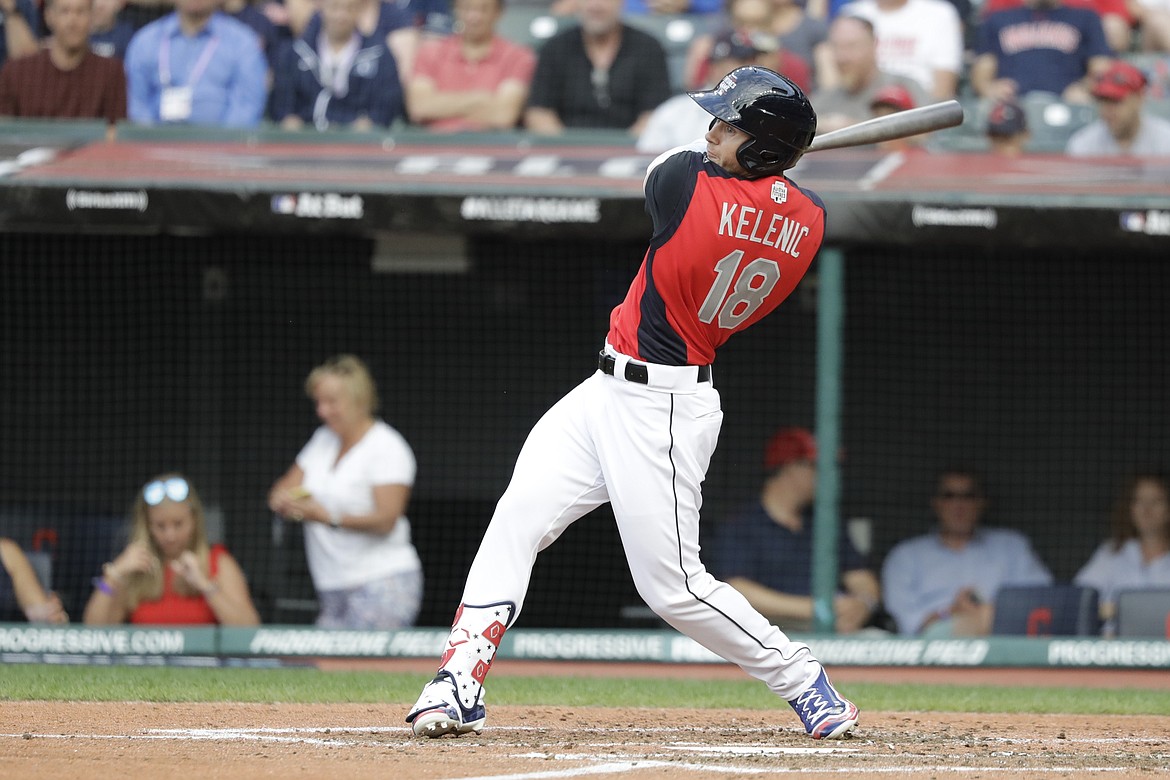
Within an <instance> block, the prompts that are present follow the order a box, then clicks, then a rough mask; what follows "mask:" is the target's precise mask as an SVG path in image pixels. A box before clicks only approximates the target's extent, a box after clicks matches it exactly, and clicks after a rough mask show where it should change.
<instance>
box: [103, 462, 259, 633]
mask: <svg viewBox="0 0 1170 780" xmlns="http://www.w3.org/2000/svg"><path fill="white" fill-rule="evenodd" d="M93 585H94V591H93V595H92V596H90V599H89V603H88V604H86V606H85V617H84V620H85V622H86V624H88V625H110V624H114V623H127V622H128V623H139V624H145V625H155V624H171V625H211V624H220V625H228V626H255V625H259V624H260V615H259V613H257V612H256V607H255V606H254V605H253V604H252V597H251V595H250V594H249V592H248V583H247V581H246V580H245V579H244V572H243V571H242V570H241V569H240V565H239V564H238V563H237V562H236V559H235V558H233V557H232V555H231V553H229V552H228V551H227V548H225V547H224V546H223V545H222V544H214V545H213V544H209V543H208V541H207V529H206V526H205V523H204V516H203V504H202V502H200V500H199V495H198V494H197V493H196V492H195V489H194V488H193V487H192V486H191V485H190V483H188V482H187V480H186V479H184V478H183V477H182V476H180V475H178V474H164V475H162V476H159V477H157V478H156V479H153V480H151V481H150V482H148V483H147V484H146V486H145V487H143V488H142V490H141V491H139V493H138V497H137V498H136V499H135V501H134V509H133V511H132V515H131V527H130V543H129V544H128V545H127V546H126V549H125V550H123V551H122V553H121V554H120V555H118V557H117V558H115V559H114V560H113V561H111V562H109V563H107V564H105V565H104V566H103V567H102V573H101V576H99V577H95V578H94V580H93Z"/></svg>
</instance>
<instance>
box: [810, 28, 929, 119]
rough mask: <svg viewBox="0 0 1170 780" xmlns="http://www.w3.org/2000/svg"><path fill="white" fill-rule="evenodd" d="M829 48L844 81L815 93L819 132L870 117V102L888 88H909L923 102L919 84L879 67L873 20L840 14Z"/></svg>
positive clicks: (831, 30)
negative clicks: (834, 86) (871, 21)
mask: <svg viewBox="0 0 1170 780" xmlns="http://www.w3.org/2000/svg"><path fill="white" fill-rule="evenodd" d="M829 49H830V51H831V52H832V55H833V61H834V63H835V64H836V66H837V72H838V73H839V74H840V83H839V85H838V86H837V87H836V88H834V89H822V90H818V91H817V92H815V93H814V94H813V95H812V96H811V99H812V103H813V105H814V106H816V108H817V132H820V133H827V132H829V131H830V130H839V129H841V128H842V127H847V126H848V125H853V124H857V123H858V122H861V121H862V120H865V119H869V118H870V116H872V114H871V113H870V104H871V103H873V99H874V96H875V95H876V94H877V93H878V92H879V91H880V90H881V89H883V88H885V87H889V86H895V85H896V86H901V87H905V89H906V90H907V91H908V92H909V93H910V95H911V96H912V97H913V98H914V102H915V104H917V105H921V104H922V96H921V91H920V90H919V89H918V85H917V84H915V83H914V82H913V81H911V80H910V79H908V78H905V77H904V76H895V75H894V74H892V73H887V72H885V71H883V70H881V69H880V68H879V67H878V60H877V40H876V38H875V37H874V31H873V24H871V23H870V22H869V20H867V19H863V18H861V17H860V16H848V15H841V16H838V17H837V18H836V19H834V20H833V23H832V24H831V25H830V26H829Z"/></svg>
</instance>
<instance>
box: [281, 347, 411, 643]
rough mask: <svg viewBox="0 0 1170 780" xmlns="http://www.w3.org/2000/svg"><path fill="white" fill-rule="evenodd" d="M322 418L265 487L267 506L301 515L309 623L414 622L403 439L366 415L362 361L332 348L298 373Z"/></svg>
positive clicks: (369, 400)
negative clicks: (312, 599)
mask: <svg viewBox="0 0 1170 780" xmlns="http://www.w3.org/2000/svg"><path fill="white" fill-rule="evenodd" d="M305 392H306V393H307V394H308V396H309V398H311V399H313V403H314V405H315V407H316V411H317V417H318V418H319V419H320V420H321V422H322V425H321V426H320V427H319V428H317V430H316V431H314V433H313V435H312V436H311V437H310V438H309V441H308V442H307V443H306V444H305V446H304V447H302V448H301V451H300V453H298V454H297V456H296V460H295V461H294V462H293V464H292V465H291V466H290V467H289V469H288V471H286V472H285V473H284V475H283V476H282V477H280V479H278V480H277V481H276V483H275V484H274V485H273V486H272V489H271V490H270V491H269V493H268V506H269V508H270V509H272V511H273V512H275V513H276V514H278V515H280V516H281V517H284V518H286V519H288V520H292V521H294V522H301V523H304V531H305V557H306V558H307V560H308V563H309V573H310V574H311V575H312V578H313V587H314V588H315V589H316V591H317V601H318V604H319V613H318V615H317V626H318V627H319V628H352V629H388V628H402V627H405V626H410V625H413V624H414V620H415V618H416V617H417V616H418V611H419V607H420V605H421V604H422V593H423V571H422V562H421V561H420V560H419V557H418V552H417V551H416V550H415V547H414V544H413V543H412V542H411V539H410V520H408V519H407V517H406V507H407V504H408V503H409V501H410V493H411V488H412V486H413V485H414V477H415V470H416V463H415V458H414V452H413V451H412V450H411V448H410V445H409V444H407V442H406V439H405V438H404V437H403V436H402V434H400V433H399V432H398V431H396V430H395V429H394V428H392V427H391V426H390V425H389V424H387V423H386V422H384V421H383V420H380V419H378V418H377V417H375V413H376V412H377V410H378V393H377V388H376V387H375V385H374V380H373V378H372V377H371V376H370V372H369V370H368V369H367V368H366V365H365V363H363V362H362V361H361V359H359V358H357V357H355V356H354V355H337V356H335V357H331V358H329V359H328V360H326V361H325V362H324V363H322V364H321V365H319V366H317V367H316V368H314V369H313V370H312V371H311V372H310V373H309V377H308V379H307V380H306V381H305Z"/></svg>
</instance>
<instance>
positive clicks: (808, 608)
mask: <svg viewBox="0 0 1170 780" xmlns="http://www.w3.org/2000/svg"><path fill="white" fill-rule="evenodd" d="M816 457H817V449H816V440H815V439H814V438H813V435H812V433H810V432H809V431H807V430H806V429H804V428H784V429H782V430H780V431H779V432H778V433H776V435H775V436H773V437H772V439H771V440H770V441H769V442H768V445H767V447H766V449H765V452H764V468H765V469H766V470H767V472H768V477H767V479H765V481H764V485H763V487H762V488H761V490H760V499H759V501H758V502H757V503H755V504H754V505H752V506H751V507H749V508H748V509H746V510H745V511H743V512H741V513H740V514H739V515H736V516H735V517H732V518H731V519H730V520H728V521H725V522H723V523H721V524H720V525H719V526H718V528H717V530H716V533H715V537H714V538H713V539H712V543H711V571H712V572H713V573H714V574H715V575H716V576H717V577H720V578H721V579H723V580H725V581H726V582H727V584H729V585H731V586H732V587H733V588H735V589H736V590H738V591H739V592H740V593H742V594H743V595H744V597H745V598H747V600H748V601H749V602H751V605H752V606H753V607H755V608H756V610H757V611H758V612H759V613H760V614H762V615H763V616H764V617H766V618H768V619H769V620H771V621H772V622H773V623H775V624H776V625H777V626H778V627H780V628H782V629H784V630H786V631H807V630H809V629H810V628H811V627H812V617H813V600H812V596H811V593H812V504H813V498H814V495H815V491H816V481H817V468H816ZM837 555H838V565H839V567H840V582H841V588H840V592H839V593H838V595H837V597H836V599H835V600H834V602H833V610H834V613H835V616H836V630H837V632H838V633H850V632H853V631H857V630H858V629H861V628H863V627H865V626H866V625H867V624H868V623H869V622H870V619H871V618H872V617H873V615H874V612H875V610H876V609H877V606H878V601H879V598H880V595H881V594H880V589H879V586H878V581H877V577H876V576H875V574H874V572H873V571H872V570H871V569H870V568H869V567H868V565H867V564H866V562H865V559H864V557H863V556H862V555H861V553H859V552H858V551H857V548H856V547H854V546H853V543H852V542H851V541H850V540H849V537H848V536H847V535H846V534H844V533H842V534H841V535H840V537H839V544H838V551H837Z"/></svg>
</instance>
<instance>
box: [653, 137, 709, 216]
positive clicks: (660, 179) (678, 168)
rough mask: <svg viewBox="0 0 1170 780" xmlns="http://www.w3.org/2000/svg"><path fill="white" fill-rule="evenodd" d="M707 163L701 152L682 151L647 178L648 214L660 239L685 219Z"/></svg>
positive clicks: (660, 165)
mask: <svg viewBox="0 0 1170 780" xmlns="http://www.w3.org/2000/svg"><path fill="white" fill-rule="evenodd" d="M702 164H703V154H702V153H701V152H689V151H686V152H679V153H678V154H675V155H672V156H670V157H668V158H666V159H665V160H663V161H662V163H660V164H659V165H658V166H657V167H656V168H655V169H654V170H652V171H651V172H650V175H649V177H647V179H646V213H647V214H649V215H650V219H651V220H653V222H654V235H655V236H656V237H657V236H659V235H661V234H663V233H666V232H668V231H669V229H670V228H671V226H672V225H677V224H678V222H679V221H680V220H681V219H682V215H683V213H684V212H685V211H686V206H687V204H688V203H690V201H691V195H692V194H694V191H695V177H696V176H697V175H698V171H699V168H700V167H702Z"/></svg>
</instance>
